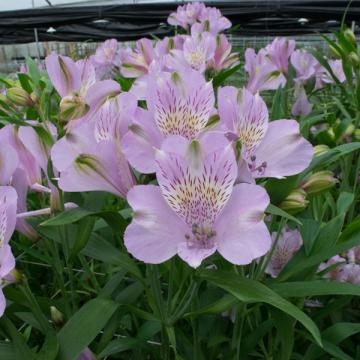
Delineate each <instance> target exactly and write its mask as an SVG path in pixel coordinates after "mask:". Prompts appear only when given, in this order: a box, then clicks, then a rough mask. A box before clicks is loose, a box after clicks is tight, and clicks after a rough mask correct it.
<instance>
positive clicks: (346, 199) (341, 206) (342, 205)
mask: <svg viewBox="0 0 360 360" xmlns="http://www.w3.org/2000/svg"><path fill="white" fill-rule="evenodd" d="M354 198H355V196H354V194H352V193H349V192H346V191H342V192H341V193H340V195H339V198H338V200H337V202H336V209H337V213H338V214H344V213H346V212H347V211H348V210H349V208H350V206H351V204H352V203H353V202H354Z"/></svg>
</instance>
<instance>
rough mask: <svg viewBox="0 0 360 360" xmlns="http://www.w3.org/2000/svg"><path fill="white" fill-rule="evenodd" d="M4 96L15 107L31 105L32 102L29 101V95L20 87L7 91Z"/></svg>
mask: <svg viewBox="0 0 360 360" xmlns="http://www.w3.org/2000/svg"><path fill="white" fill-rule="evenodd" d="M6 96H7V97H8V99H9V100H11V101H12V102H13V103H14V104H16V105H20V106H31V105H33V101H32V100H31V97H30V95H29V93H28V92H27V91H25V90H24V89H23V88H21V87H12V88H10V89H8V90H7V92H6Z"/></svg>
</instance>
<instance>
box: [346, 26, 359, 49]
mask: <svg viewBox="0 0 360 360" xmlns="http://www.w3.org/2000/svg"><path fill="white" fill-rule="evenodd" d="M344 37H345V39H346V40H347V41H349V42H351V44H353V45H354V46H356V37H355V34H354V33H353V31H352V30H351V29H346V30H345V31H344Z"/></svg>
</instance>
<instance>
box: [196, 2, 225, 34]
mask: <svg viewBox="0 0 360 360" xmlns="http://www.w3.org/2000/svg"><path fill="white" fill-rule="evenodd" d="M199 20H200V24H195V25H196V26H197V28H198V31H200V30H202V31H208V32H210V33H211V34H213V35H216V34H218V33H219V32H221V31H223V30H226V29H229V28H230V27H231V21H230V20H229V19H228V18H226V17H225V16H223V15H222V14H221V11H220V10H219V9H217V8H215V7H205V9H203V11H201V14H200V16H199Z"/></svg>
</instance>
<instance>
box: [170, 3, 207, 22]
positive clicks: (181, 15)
mask: <svg viewBox="0 0 360 360" xmlns="http://www.w3.org/2000/svg"><path fill="white" fill-rule="evenodd" d="M204 10H205V5H204V4H203V3H200V2H193V3H188V4H185V5H182V6H178V8H177V9H176V12H173V13H171V14H170V16H169V17H168V23H169V24H170V25H174V26H181V27H183V28H184V29H187V28H188V27H189V26H191V25H193V24H195V23H196V22H197V21H199V20H200V15H201V13H202V12H203V11H204Z"/></svg>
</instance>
